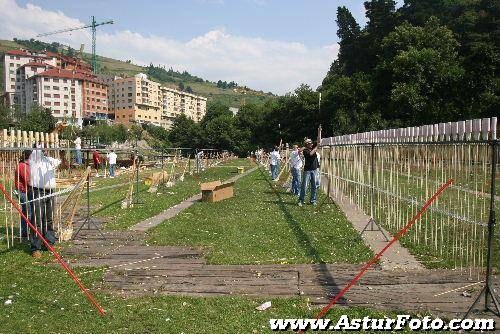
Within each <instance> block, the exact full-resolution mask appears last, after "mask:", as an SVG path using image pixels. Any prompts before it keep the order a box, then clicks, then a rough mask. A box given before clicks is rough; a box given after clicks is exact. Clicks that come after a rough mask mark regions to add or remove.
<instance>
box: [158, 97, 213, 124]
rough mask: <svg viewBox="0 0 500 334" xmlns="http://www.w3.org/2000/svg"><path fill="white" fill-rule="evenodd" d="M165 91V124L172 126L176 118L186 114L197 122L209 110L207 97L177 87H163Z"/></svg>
mask: <svg viewBox="0 0 500 334" xmlns="http://www.w3.org/2000/svg"><path fill="white" fill-rule="evenodd" d="M161 90H162V93H163V124H164V125H163V126H164V127H165V128H170V127H171V126H172V124H173V121H174V119H175V118H176V117H177V116H179V115H181V114H185V115H186V116H187V117H189V118H191V119H192V120H193V121H195V122H199V121H201V119H202V118H203V116H205V113H206V111H207V99H206V98H204V97H202V96H198V95H194V94H190V93H186V92H181V91H179V90H176V89H172V88H168V87H162V88H161Z"/></svg>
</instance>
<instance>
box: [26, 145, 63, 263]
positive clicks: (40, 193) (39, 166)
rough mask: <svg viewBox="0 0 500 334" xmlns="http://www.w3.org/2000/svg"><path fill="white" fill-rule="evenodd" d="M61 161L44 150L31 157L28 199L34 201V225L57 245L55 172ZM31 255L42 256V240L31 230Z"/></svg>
mask: <svg viewBox="0 0 500 334" xmlns="http://www.w3.org/2000/svg"><path fill="white" fill-rule="evenodd" d="M60 164H61V160H59V159H54V158H51V157H48V156H46V155H45V154H44V152H43V151H42V150H34V151H33V152H32V153H31V155H30V187H29V192H28V199H29V200H30V201H32V203H33V204H32V207H33V225H35V226H36V228H37V230H38V231H39V232H40V233H41V234H42V235H43V237H44V238H45V239H46V240H47V241H48V242H49V243H50V244H52V245H53V244H55V243H56V240H57V239H56V233H55V231H54V228H53V226H52V222H53V219H54V211H53V209H54V195H53V192H54V190H55V188H56V176H55V170H56V168H57V167H58V166H59V165H60ZM30 241H31V254H32V256H33V257H35V258H39V257H41V256H42V253H41V251H42V240H41V239H40V237H39V236H38V235H37V234H36V233H35V232H34V231H33V230H30Z"/></svg>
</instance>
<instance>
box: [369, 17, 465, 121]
mask: <svg viewBox="0 0 500 334" xmlns="http://www.w3.org/2000/svg"><path fill="white" fill-rule="evenodd" d="M458 46H459V43H458V41H457V40H456V39H455V38H454V36H453V32H452V31H451V30H450V29H448V28H447V27H445V26H442V25H440V23H439V21H438V19H437V18H431V19H429V21H428V22H427V23H426V25H425V26H424V27H415V26H412V25H411V24H409V23H405V24H403V25H401V26H399V27H397V28H396V29H395V31H394V32H392V33H390V34H389V35H388V36H387V37H386V38H385V39H384V41H383V43H382V53H383V58H382V61H381V64H380V65H379V70H380V73H383V75H379V76H377V77H376V78H377V79H378V80H377V82H383V78H384V77H386V78H387V79H388V80H389V78H390V80H389V82H391V83H392V84H391V85H390V86H389V87H388V88H389V89H390V91H386V92H383V90H382V89H378V90H377V93H378V94H382V95H384V94H385V95H386V96H387V101H388V102H389V104H388V105H385V106H382V105H380V106H379V108H380V110H384V111H385V113H384V117H385V118H386V119H389V120H392V121H393V122H394V124H395V125H400V126H409V125H420V124H423V123H426V122H429V120H432V122H435V123H437V122H443V121H453V120H458V119H460V118H461V117H462V115H461V110H460V109H459V108H458V105H459V103H458V101H459V100H460V94H461V93H460V89H459V87H460V86H459V83H460V82H461V79H462V77H463V75H464V70H463V68H462V67H461V66H460V62H459V61H458V59H457V56H458ZM384 86H385V84H384ZM384 102H385V101H384Z"/></svg>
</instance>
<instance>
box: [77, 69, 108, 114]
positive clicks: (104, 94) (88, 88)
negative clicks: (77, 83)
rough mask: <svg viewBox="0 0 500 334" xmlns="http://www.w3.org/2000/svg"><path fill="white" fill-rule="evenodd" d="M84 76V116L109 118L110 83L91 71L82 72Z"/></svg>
mask: <svg viewBox="0 0 500 334" xmlns="http://www.w3.org/2000/svg"><path fill="white" fill-rule="evenodd" d="M80 74H82V75H83V78H82V116H83V118H85V119H89V120H108V119H114V115H113V116H112V117H110V114H109V113H110V111H109V107H108V104H109V102H108V85H106V83H104V82H103V81H102V80H100V79H99V78H98V77H96V76H94V75H93V74H91V73H90V72H80Z"/></svg>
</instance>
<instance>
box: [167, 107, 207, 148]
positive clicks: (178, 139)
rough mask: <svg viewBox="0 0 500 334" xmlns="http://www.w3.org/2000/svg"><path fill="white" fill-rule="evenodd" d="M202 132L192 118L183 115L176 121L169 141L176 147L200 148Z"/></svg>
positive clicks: (169, 135) (171, 129)
mask: <svg viewBox="0 0 500 334" xmlns="http://www.w3.org/2000/svg"><path fill="white" fill-rule="evenodd" d="M200 133H201V130H200V127H199V125H198V124H196V123H195V122H194V121H193V120H192V119H191V118H188V117H187V116H186V115H184V114H181V115H179V116H177V117H176V118H175V119H174V122H173V124H172V127H171V128H170V133H169V134H168V139H169V140H170V142H171V143H172V145H174V146H175V147H189V148H198V147H199V145H200V143H201V140H200V137H201V134H200Z"/></svg>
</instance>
